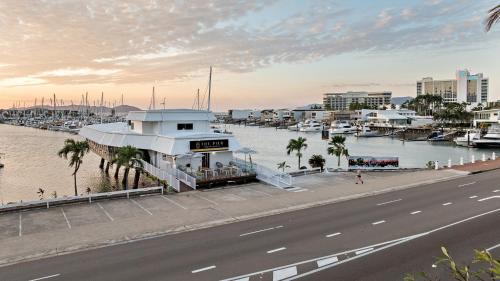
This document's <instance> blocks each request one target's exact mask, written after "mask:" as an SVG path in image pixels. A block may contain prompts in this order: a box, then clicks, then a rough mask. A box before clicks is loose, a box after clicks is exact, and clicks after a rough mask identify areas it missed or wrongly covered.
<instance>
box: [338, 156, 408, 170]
mask: <svg viewBox="0 0 500 281" xmlns="http://www.w3.org/2000/svg"><path fill="white" fill-rule="evenodd" d="M348 161H349V165H348V169H349V170H392V169H399V158H398V157H372V156H349V158H348Z"/></svg>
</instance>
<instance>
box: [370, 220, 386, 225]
mask: <svg viewBox="0 0 500 281" xmlns="http://www.w3.org/2000/svg"><path fill="white" fill-rule="evenodd" d="M384 222H385V220H381V221H376V222H372V225H377V224H381V223H384Z"/></svg>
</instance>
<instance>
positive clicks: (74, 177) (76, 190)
mask: <svg viewBox="0 0 500 281" xmlns="http://www.w3.org/2000/svg"><path fill="white" fill-rule="evenodd" d="M73 180H74V182H75V196H78V189H77V188H76V172H75V173H74V174H73Z"/></svg>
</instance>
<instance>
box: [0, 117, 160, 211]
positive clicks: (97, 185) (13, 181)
mask: <svg viewBox="0 0 500 281" xmlns="http://www.w3.org/2000/svg"><path fill="white" fill-rule="evenodd" d="M67 138H75V139H80V137H79V136H73V135H69V134H66V133H61V132H51V131H44V130H38V129H33V128H25V127H15V126H9V125H2V124H0V153H5V156H4V157H2V160H1V161H2V163H4V164H5V167H4V168H3V169H0V203H2V204H5V203H8V202H16V201H21V200H23V201H27V200H37V199H39V194H37V191H38V190H39V189H40V188H41V189H43V190H44V191H45V192H44V198H52V197H54V195H56V196H57V197H63V196H71V195H74V188H73V176H72V173H73V168H70V167H68V161H67V160H66V159H63V158H59V156H57V152H58V151H59V149H61V147H62V146H63V144H64V140H65V139H67ZM99 160H100V159H99V158H98V156H96V155H95V154H94V153H89V154H87V155H86V156H85V157H84V158H83V163H82V166H81V167H80V170H79V171H78V173H77V184H78V193H79V194H86V193H87V191H88V189H90V192H105V191H113V190H121V189H122V185H121V179H122V175H123V174H122V172H123V169H121V170H122V171H120V177H119V180H118V181H116V180H115V179H114V177H113V175H114V170H113V169H111V168H110V170H109V174H110V175H109V176H107V175H105V173H104V172H103V171H101V170H100V169H99ZM133 174H134V172H133V171H131V172H130V175H129V186H130V185H132V182H133ZM141 179H142V180H143V181H142V182H141V183H140V186H141V187H142V186H151V185H152V184H154V183H153V182H152V181H151V180H149V179H147V178H146V177H144V176H143V177H141ZM54 192H56V194H54Z"/></svg>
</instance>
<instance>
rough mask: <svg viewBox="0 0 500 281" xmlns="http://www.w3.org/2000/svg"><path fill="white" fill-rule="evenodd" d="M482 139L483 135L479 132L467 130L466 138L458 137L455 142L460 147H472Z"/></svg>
mask: <svg viewBox="0 0 500 281" xmlns="http://www.w3.org/2000/svg"><path fill="white" fill-rule="evenodd" d="M480 138H481V133H480V132H479V131H478V130H474V129H471V130H467V131H466V133H465V136H462V137H456V138H454V139H453V142H454V143H455V144H456V145H458V146H472V145H473V144H474V141H475V140H479V139H480Z"/></svg>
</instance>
